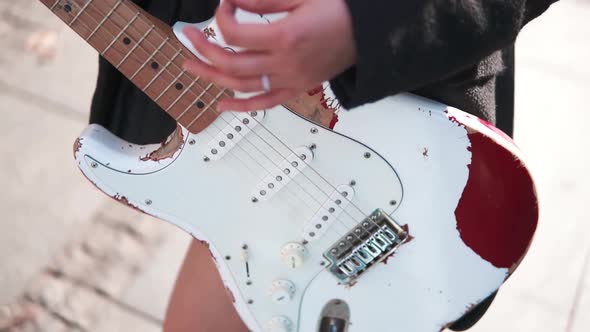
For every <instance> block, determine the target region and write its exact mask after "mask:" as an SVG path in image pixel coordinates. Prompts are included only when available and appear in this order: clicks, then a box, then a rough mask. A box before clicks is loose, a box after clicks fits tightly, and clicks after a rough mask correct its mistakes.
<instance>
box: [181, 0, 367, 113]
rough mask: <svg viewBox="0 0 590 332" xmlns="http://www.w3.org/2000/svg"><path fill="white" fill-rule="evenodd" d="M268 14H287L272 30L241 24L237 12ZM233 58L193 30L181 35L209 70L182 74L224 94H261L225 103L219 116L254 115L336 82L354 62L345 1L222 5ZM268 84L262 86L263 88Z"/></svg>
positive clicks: (196, 67)
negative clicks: (227, 113)
mask: <svg viewBox="0 0 590 332" xmlns="http://www.w3.org/2000/svg"><path fill="white" fill-rule="evenodd" d="M237 7H239V8H241V9H244V10H247V11H250V12H254V13H260V14H266V13H277V12H288V15H287V16H286V17H285V18H283V19H281V20H278V21H276V22H273V23H271V24H252V23H250V24H241V23H238V22H237V21H236V18H235V15H234V14H235V11H236V8H237ZM216 18H217V23H218V25H219V29H220V30H221V33H222V35H223V37H224V38H225V40H226V42H227V43H228V44H229V45H232V46H238V47H241V48H243V49H244V51H242V52H238V53H236V52H232V51H229V50H226V49H224V48H222V47H220V46H217V45H215V44H213V43H211V42H209V41H208V40H207V38H206V37H205V36H204V34H203V33H202V32H201V31H199V30H197V29H195V28H192V27H188V28H186V29H185V31H184V32H185V34H186V36H187V37H188V38H189V40H190V41H191V42H192V43H193V45H194V46H195V48H196V49H197V50H198V51H199V52H200V53H201V54H202V55H204V56H205V57H206V58H207V59H209V61H210V62H211V64H207V63H204V62H202V61H199V60H195V61H192V60H191V61H187V62H186V63H185V69H186V70H187V71H189V72H191V73H193V74H195V75H197V76H199V77H201V78H204V79H206V80H209V81H211V82H214V83H215V84H217V85H219V86H222V87H224V88H228V89H232V90H236V91H240V92H259V91H264V93H262V94H260V95H257V96H255V97H252V98H249V99H235V98H229V97H227V98H226V99H223V100H221V101H220V102H219V103H218V110H220V111H225V110H232V111H243V112H246V111H254V110H260V109H265V108H270V107H273V106H276V105H279V104H281V103H283V102H286V101H288V100H289V99H291V98H294V97H296V96H298V95H300V94H301V93H303V92H305V91H307V90H310V89H312V88H314V87H317V86H318V85H320V84H321V83H323V82H325V81H327V80H329V79H331V78H333V77H335V76H336V75H338V74H340V73H341V72H343V71H345V70H346V69H347V68H349V67H350V66H352V65H353V64H354V62H355V56H356V52H355V45H354V37H353V31H352V22H351V18H350V15H349V13H348V8H347V7H346V4H345V3H344V0H264V1H262V0H225V1H222V3H221V5H220V6H219V8H218V10H217V14H216ZM265 81H266V82H265Z"/></svg>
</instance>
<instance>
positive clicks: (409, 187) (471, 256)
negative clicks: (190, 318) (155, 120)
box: [41, 0, 538, 332]
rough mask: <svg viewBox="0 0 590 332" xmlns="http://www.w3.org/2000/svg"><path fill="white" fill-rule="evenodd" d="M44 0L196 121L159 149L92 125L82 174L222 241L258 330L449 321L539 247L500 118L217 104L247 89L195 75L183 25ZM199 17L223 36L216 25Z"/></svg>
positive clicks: (443, 111) (516, 155)
mask: <svg viewBox="0 0 590 332" xmlns="http://www.w3.org/2000/svg"><path fill="white" fill-rule="evenodd" d="M41 1H42V2H43V3H44V4H45V5H47V7H49V8H50V10H51V11H53V12H54V13H55V14H56V15H58V16H59V17H60V18H61V19H62V20H63V21H64V22H65V23H66V24H68V25H69V26H70V27H72V29H74V30H75V31H76V32H77V33H78V34H79V35H80V36H81V37H82V38H84V40H86V41H87V42H88V43H90V44H91V45H92V46H93V47H94V48H96V49H97V50H98V51H99V52H100V53H101V55H103V56H104V57H105V58H106V59H108V60H109V61H110V62H111V63H112V64H113V65H114V66H115V67H117V68H118V69H119V70H121V72H122V73H123V74H125V75H126V77H128V78H129V79H130V80H132V81H133V82H134V83H135V84H136V85H137V86H138V87H139V88H141V89H142V90H143V91H144V92H145V93H146V94H147V95H148V96H150V97H151V98H152V99H153V100H154V101H155V102H156V103H158V104H159V105H160V106H161V107H162V109H164V110H165V111H166V112H168V113H169V114H170V116H172V117H173V118H174V119H176V120H177V122H178V123H179V126H178V129H177V130H176V132H175V133H174V134H173V135H172V136H171V137H170V138H169V139H168V140H167V141H166V142H164V143H162V144H158V145H149V146H137V145H133V144H130V143H128V142H125V141H123V140H121V139H119V138H117V137H115V136H114V135H113V134H111V133H110V132H108V131H107V130H106V129H104V128H102V127H100V126H97V125H91V126H89V127H88V128H87V129H86V130H85V131H84V132H83V133H82V135H81V137H80V138H79V139H78V140H77V141H76V144H75V146H74V148H75V156H76V160H77V162H78V164H79V167H80V169H81V170H82V172H83V173H84V175H85V176H86V177H87V178H88V179H89V180H90V181H91V182H92V183H94V184H95V185H96V187H98V188H99V189H100V190H102V191H103V192H104V193H106V194H107V195H109V196H111V197H114V198H116V199H117V200H119V201H121V202H124V203H126V204H128V205H130V206H132V207H134V208H136V209H139V210H141V211H144V212H145V213H148V214H150V215H153V216H156V217H158V218H161V219H163V220H166V221H168V222H170V223H173V224H174V225H177V226H179V227H180V228H182V229H183V230H185V231H186V232H189V233H190V234H192V235H193V236H194V237H196V238H197V239H199V240H201V241H204V242H206V243H208V245H209V249H210V250H211V254H212V255H213V257H214V259H215V261H216V264H217V268H218V269H219V271H220V273H221V275H222V278H223V282H224V283H225V285H226V287H227V289H228V291H229V292H230V293H231V295H232V296H233V300H234V304H235V307H236V309H237V311H238V312H239V314H240V316H241V318H242V319H243V321H244V322H245V324H246V325H247V326H248V327H249V328H250V329H251V330H253V331H301V332H310V331H318V329H319V328H320V325H321V324H322V320H321V317H322V316H323V315H326V313H329V314H333V315H336V316H338V315H340V316H341V318H342V321H345V322H346V324H345V325H346V326H345V329H346V330H347V331H350V332H368V331H399V332H435V331H440V330H442V329H444V328H445V327H446V326H448V325H449V324H450V323H452V322H453V321H455V320H456V319H458V318H459V317H461V316H462V315H463V314H465V313H466V312H468V311H469V310H470V309H471V308H473V307H474V306H475V305H477V304H478V303H480V302H481V301H482V300H483V299H485V298H486V297H487V296H489V295H490V294H491V293H493V292H494V291H495V290H496V289H498V287H500V286H501V285H502V283H503V282H504V281H505V280H506V279H507V278H508V277H509V276H510V275H511V273H512V272H513V271H514V270H515V269H516V267H517V266H518V265H519V263H520V261H521V260H522V258H523V257H524V255H525V253H526V252H527V249H528V247H529V245H530V241H531V239H532V237H533V234H534V232H535V229H536V225H537V219H538V209H537V198H536V192H535V186H534V183H533V180H532V178H531V175H530V174H529V171H528V170H527V168H526V165H525V164H524V162H523V159H522V155H521V152H520V151H519V150H518V148H517V147H516V146H515V145H514V143H513V142H512V140H511V139H510V138H508V137H507V136H506V135H504V134H503V133H502V132H500V131H499V130H498V129H496V128H494V127H493V126H491V125H490V124H488V123H486V122H484V121H481V120H480V119H478V118H476V117H473V116H470V115H468V114H466V113H464V112H462V111H460V110H457V109H454V108H451V107H447V106H445V105H442V104H440V103H436V102H433V101H430V100H426V99H423V98H420V97H417V96H413V95H409V94H401V95H397V96H394V97H389V98H385V99H383V100H381V101H379V102H376V103H373V104H368V105H364V106H362V107H359V108H356V109H353V110H339V111H338V112H337V114H336V113H335V112H334V110H333V109H332V108H331V107H330V104H333V103H334V102H335V101H334V100H332V99H330V98H329V97H326V96H325V95H324V92H323V91H322V89H318V90H316V91H314V92H310V93H309V94H308V95H306V96H302V97H301V98H298V99H296V100H294V101H292V102H289V103H287V104H286V105H284V106H280V107H275V108H273V109H268V110H260V111H258V112H252V113H231V112H228V113H223V114H218V113H217V112H216V110H215V103H216V101H217V100H218V99H219V98H221V97H223V96H224V95H226V94H229V93H230V92H228V91H226V90H224V89H222V88H220V87H217V86H215V85H214V84H212V83H210V82H205V81H203V80H201V79H199V78H197V77H192V76H191V75H190V74H188V73H186V72H184V71H183V70H182V63H183V62H184V61H185V59H187V58H191V57H194V56H195V54H196V52H195V50H194V49H193V48H192V46H191V45H190V43H189V42H188V41H187V39H186V37H185V36H183V34H182V32H181V31H182V27H183V26H184V25H185V24H184V23H178V24H177V25H176V26H175V27H174V30H173V31H172V30H171V29H170V28H168V27H167V26H166V25H165V24H163V23H162V22H159V21H157V20H156V19H154V18H153V17H151V16H149V15H148V14H146V13H145V12H143V11H142V10H141V9H139V8H138V7H137V6H135V5H134V4H133V3H132V2H130V1H127V0H41ZM238 16H239V17H238V18H239V19H240V20H243V21H254V22H256V21H259V22H261V23H266V22H268V21H267V20H269V18H268V17H262V16H260V15H255V14H249V13H245V12H240V13H239V15H238ZM199 27H200V28H201V29H203V31H205V33H206V34H207V35H208V37H209V38H211V39H213V40H216V41H217V42H219V43H220V44H222V45H224V44H223V38H222V36H221V35H220V34H219V31H218V30H217V27H216V25H215V22H207V23H206V24H205V25H199ZM310 120H313V121H310Z"/></svg>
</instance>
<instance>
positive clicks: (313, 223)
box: [303, 185, 354, 242]
mask: <svg viewBox="0 0 590 332" xmlns="http://www.w3.org/2000/svg"><path fill="white" fill-rule="evenodd" d="M353 197H354V189H352V187H351V186H349V185H341V186H338V188H336V190H334V192H333V193H332V194H331V195H330V197H329V198H328V199H327V200H326V202H324V204H323V205H322V206H321V207H320V209H319V211H318V212H317V213H316V214H315V215H314V216H313V217H312V218H311V220H310V221H309V222H308V223H307V224H306V225H305V227H304V228H303V238H304V239H305V240H306V241H307V242H312V241H315V240H317V239H319V238H320V237H321V236H322V235H323V234H324V233H325V232H326V230H328V229H329V228H330V226H331V225H332V223H333V222H334V221H336V220H337V219H338V216H339V215H340V214H342V212H343V211H344V209H346V207H347V206H348V205H349V204H350V202H351V201H352V199H353Z"/></svg>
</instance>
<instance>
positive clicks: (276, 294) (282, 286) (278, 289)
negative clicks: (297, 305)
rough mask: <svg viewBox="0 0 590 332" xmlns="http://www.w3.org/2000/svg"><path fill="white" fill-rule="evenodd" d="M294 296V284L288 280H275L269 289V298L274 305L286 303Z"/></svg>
mask: <svg viewBox="0 0 590 332" xmlns="http://www.w3.org/2000/svg"><path fill="white" fill-rule="evenodd" d="M294 295H295V284H293V283H292V282H291V281H289V280H285V279H279V280H275V281H274V282H273V283H272V286H271V287H270V297H271V298H272V300H273V301H274V302H275V303H287V302H289V301H291V300H292V299H293V296H294Z"/></svg>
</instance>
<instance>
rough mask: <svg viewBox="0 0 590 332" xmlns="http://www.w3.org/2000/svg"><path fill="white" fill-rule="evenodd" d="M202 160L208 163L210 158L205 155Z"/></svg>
mask: <svg viewBox="0 0 590 332" xmlns="http://www.w3.org/2000/svg"><path fill="white" fill-rule="evenodd" d="M203 161H204V162H206V163H208V162H210V161H211V159H209V157H205V158H203Z"/></svg>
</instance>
